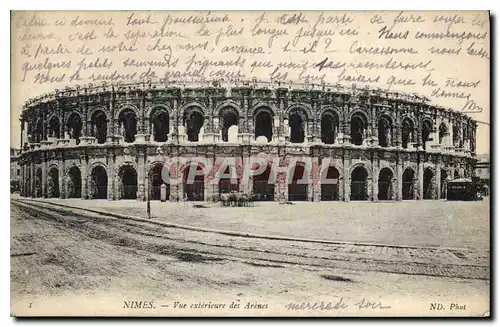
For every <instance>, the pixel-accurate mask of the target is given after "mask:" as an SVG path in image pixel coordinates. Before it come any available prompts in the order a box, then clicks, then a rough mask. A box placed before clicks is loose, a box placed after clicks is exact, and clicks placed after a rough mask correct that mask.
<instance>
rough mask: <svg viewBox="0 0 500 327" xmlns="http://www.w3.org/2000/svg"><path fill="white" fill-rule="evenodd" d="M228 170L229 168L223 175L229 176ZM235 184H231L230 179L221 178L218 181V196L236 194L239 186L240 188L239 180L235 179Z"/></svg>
mask: <svg viewBox="0 0 500 327" xmlns="http://www.w3.org/2000/svg"><path fill="white" fill-rule="evenodd" d="M230 172H231V171H230V168H229V166H228V167H227V168H226V170H225V171H224V174H225V175H226V174H229V173H230ZM235 182H236V183H232V182H231V178H221V179H219V194H223V193H231V192H238V191H239V186H240V179H239V178H236V181H235Z"/></svg>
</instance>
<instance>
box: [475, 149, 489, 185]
mask: <svg viewBox="0 0 500 327" xmlns="http://www.w3.org/2000/svg"><path fill="white" fill-rule="evenodd" d="M474 176H475V177H476V178H477V179H478V181H479V183H481V187H482V191H483V195H489V190H490V155H489V154H480V155H478V156H477V162H476V165H475V166H474Z"/></svg>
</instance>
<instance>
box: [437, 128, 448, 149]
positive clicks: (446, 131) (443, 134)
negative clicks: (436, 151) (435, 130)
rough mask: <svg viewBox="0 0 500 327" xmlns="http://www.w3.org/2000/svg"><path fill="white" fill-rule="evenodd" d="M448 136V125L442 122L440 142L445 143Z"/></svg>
mask: <svg viewBox="0 0 500 327" xmlns="http://www.w3.org/2000/svg"><path fill="white" fill-rule="evenodd" d="M447 136H448V127H446V124H445V123H441V125H439V144H441V145H443V142H444V141H445V137H447Z"/></svg>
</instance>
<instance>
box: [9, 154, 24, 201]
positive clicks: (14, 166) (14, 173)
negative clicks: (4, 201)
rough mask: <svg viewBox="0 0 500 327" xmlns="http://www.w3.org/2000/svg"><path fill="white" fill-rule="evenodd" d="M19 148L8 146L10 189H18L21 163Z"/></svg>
mask: <svg viewBox="0 0 500 327" xmlns="http://www.w3.org/2000/svg"><path fill="white" fill-rule="evenodd" d="M20 152H21V150H19V149H16V148H10V191H11V193H12V192H18V191H20V188H19V187H20V184H21V165H20V164H19V154H20Z"/></svg>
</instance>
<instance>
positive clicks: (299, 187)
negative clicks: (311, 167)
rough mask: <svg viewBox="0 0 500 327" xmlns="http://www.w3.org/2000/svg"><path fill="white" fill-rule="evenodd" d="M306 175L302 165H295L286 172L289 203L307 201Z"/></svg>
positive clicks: (307, 179) (307, 177) (307, 178)
mask: <svg viewBox="0 0 500 327" xmlns="http://www.w3.org/2000/svg"><path fill="white" fill-rule="evenodd" d="M308 174H309V173H308V172H307V170H306V169H305V166H304V164H303V163H297V164H295V166H293V167H292V168H291V169H290V171H289V172H288V179H289V183H288V200H289V201H307V189H308V183H309V182H308V181H309V176H308ZM303 179H304V180H303Z"/></svg>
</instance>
